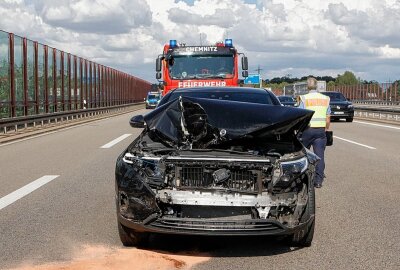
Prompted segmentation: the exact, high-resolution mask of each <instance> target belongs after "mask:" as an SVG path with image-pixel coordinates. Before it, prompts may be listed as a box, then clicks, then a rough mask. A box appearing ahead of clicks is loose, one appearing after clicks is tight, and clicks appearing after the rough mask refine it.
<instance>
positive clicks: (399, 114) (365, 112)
mask: <svg viewBox="0 0 400 270" xmlns="http://www.w3.org/2000/svg"><path fill="white" fill-rule="evenodd" d="M354 109H355V111H354V116H356V117H360V118H366V119H376V120H386V121H391V122H398V123H400V107H399V108H393V107H392V108H390V107H388V108H377V107H376V106H375V107H365V106H362V107H361V106H355V107H354Z"/></svg>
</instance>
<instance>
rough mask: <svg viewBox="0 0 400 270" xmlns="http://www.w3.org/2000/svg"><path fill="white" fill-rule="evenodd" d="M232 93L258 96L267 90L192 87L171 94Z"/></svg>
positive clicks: (176, 90)
mask: <svg viewBox="0 0 400 270" xmlns="http://www.w3.org/2000/svg"><path fill="white" fill-rule="evenodd" d="M192 91H199V92H209V91H213V92H230V93H242V92H247V93H249V94H257V93H265V92H266V91H268V90H266V89H264V88H253V87H190V88H176V89H174V90H172V91H171V92H175V93H185V92H192Z"/></svg>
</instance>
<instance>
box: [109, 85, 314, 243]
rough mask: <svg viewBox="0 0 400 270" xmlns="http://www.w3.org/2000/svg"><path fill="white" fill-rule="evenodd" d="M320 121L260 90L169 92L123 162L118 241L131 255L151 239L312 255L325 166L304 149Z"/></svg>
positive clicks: (142, 121) (142, 123)
mask: <svg viewBox="0 0 400 270" xmlns="http://www.w3.org/2000/svg"><path fill="white" fill-rule="evenodd" d="M312 115H313V112H312V111H309V110H304V109H298V108H291V107H284V106H281V105H280V103H279V101H278V100H277V98H276V97H275V95H274V94H273V93H272V92H270V91H267V90H263V89H255V88H244V87H243V88H239V87H238V88H236V87H229V88H227V87H225V88H207V87H205V88H186V89H176V90H173V91H171V92H169V93H168V94H167V95H166V96H165V97H164V98H163V99H162V101H161V102H160V104H159V106H158V107H157V108H156V109H155V110H153V111H151V112H149V113H147V114H146V115H137V116H134V117H132V118H131V120H130V124H131V126H132V127H136V128H144V129H143V131H142V133H141V134H140V135H139V136H138V137H137V138H136V139H135V140H134V141H133V142H132V143H131V144H130V145H129V146H128V148H127V149H126V150H124V151H123V152H122V153H121V155H120V156H119V157H118V159H117V162H116V170H115V177H116V182H115V187H116V190H115V192H116V194H115V199H116V207H117V216H118V231H119V236H120V239H121V241H122V243H123V244H124V245H125V246H140V245H144V244H146V242H147V241H148V236H149V233H165V234H190V235H225V236H233V235H255V236H259V235H277V236H285V237H286V238H288V239H289V240H290V244H291V245H292V246H310V245H311V242H312V239H313V235H314V224H315V223H314V217H315V195H314V194H315V193H314V192H315V191H314V184H313V178H314V174H315V164H316V162H317V161H318V157H317V156H316V155H314V154H313V153H311V152H310V151H308V150H307V149H306V148H305V147H304V146H303V145H302V144H301V142H300V141H299V140H298V138H297V134H298V132H301V131H302V130H304V129H305V128H306V127H307V126H308V123H309V121H310V119H311V117H312Z"/></svg>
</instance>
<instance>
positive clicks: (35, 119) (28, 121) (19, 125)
mask: <svg viewBox="0 0 400 270" xmlns="http://www.w3.org/2000/svg"><path fill="white" fill-rule="evenodd" d="M143 104H144V103H143V102H140V103H131V104H124V105H117V106H111V107H102V108H93V109H83V110H76V111H68V112H57V113H48V114H40V115H32V116H23V117H14V118H5V119H0V130H2V132H3V133H4V134H6V133H8V132H9V131H15V132H17V131H18V130H19V129H26V128H28V127H36V126H37V125H38V124H39V125H40V126H45V125H48V124H53V123H58V122H64V121H70V120H75V119H81V118H85V117H92V116H97V115H101V114H107V113H110V112H112V111H115V112H116V111H123V110H125V109H126V108H128V107H132V106H139V105H143Z"/></svg>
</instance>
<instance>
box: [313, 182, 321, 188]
mask: <svg viewBox="0 0 400 270" xmlns="http://www.w3.org/2000/svg"><path fill="white" fill-rule="evenodd" d="M314 187H315V188H322V184H321V183H317V184H314Z"/></svg>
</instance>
